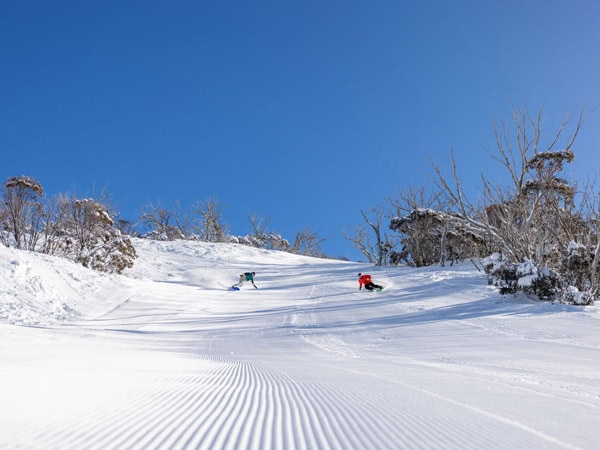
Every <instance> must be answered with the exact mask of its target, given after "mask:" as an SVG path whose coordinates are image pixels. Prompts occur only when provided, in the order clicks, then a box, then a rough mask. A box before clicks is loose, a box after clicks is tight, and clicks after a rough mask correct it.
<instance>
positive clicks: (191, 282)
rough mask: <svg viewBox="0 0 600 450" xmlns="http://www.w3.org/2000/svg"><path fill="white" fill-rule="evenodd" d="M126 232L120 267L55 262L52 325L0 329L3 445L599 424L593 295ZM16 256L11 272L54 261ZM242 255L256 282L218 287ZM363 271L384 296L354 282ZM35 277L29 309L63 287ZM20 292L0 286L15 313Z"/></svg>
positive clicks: (582, 436)
mask: <svg viewBox="0 0 600 450" xmlns="http://www.w3.org/2000/svg"><path fill="white" fill-rule="evenodd" d="M138 246H139V247H140V255H141V256H140V261H138V264H137V265H136V267H135V268H134V269H133V270H132V272H131V273H130V274H128V275H127V276H126V277H123V278H113V277H105V276H98V275H96V274H90V273H89V272H87V271H84V270H83V269H80V268H76V267H71V266H68V265H67V266H65V267H67V268H68V270H70V271H71V272H70V273H72V274H76V275H69V276H67V277H65V276H62V275H60V273H59V275H58V283H66V284H67V286H68V289H67V291H68V295H69V296H73V297H75V298H76V299H77V300H76V301H74V303H73V304H74V305H76V306H78V308H79V309H76V311H75V313H74V314H73V315H72V317H70V318H67V319H65V318H61V319H60V320H61V321H60V324H56V317H55V316H52V315H47V314H46V313H44V314H46V315H45V316H44V320H46V321H49V323H48V324H45V325H41V326H40V325H37V326H36V328H27V327H14V326H12V325H0V355H3V356H2V358H3V359H4V360H5V361H4V362H10V364H4V363H3V365H2V366H0V381H3V380H4V381H5V382H3V383H2V384H0V386H2V387H1V388H0V389H1V390H0V395H1V396H2V399H3V406H2V407H0V423H1V424H2V427H0V448H2V449H23V448H27V449H30V448H31V449H46V448H56V449H83V448H85V449H340V450H343V449H407V448H410V449H413V448H436V449H438V448H448V449H459V448H460V449H482V448H486V449H488V448H527V449H535V448H544V449H546V448H594V447H595V446H596V443H597V439H598V438H599V437H600V426H599V425H600V383H599V382H600V372H599V371H598V369H599V367H600V363H599V362H597V361H598V356H599V355H598V352H599V351H600V339H599V338H596V337H595V336H590V334H589V331H590V330H593V329H594V327H595V326H596V324H597V314H596V312H595V309H594V308H588V309H576V308H571V307H564V306H561V305H549V304H539V303H534V302H530V301H519V300H513V301H504V300H502V299H501V298H500V297H498V296H496V295H495V294H494V293H493V292H492V290H491V289H490V288H489V287H488V286H487V285H486V283H485V279H484V278H483V277H482V275H480V274H478V273H477V271H476V270H474V269H473V268H472V267H469V266H468V265H467V264H463V265H461V266H459V267H455V268H451V269H450V268H445V269H444V268H439V267H437V268H429V269H424V270H414V269H413V270H411V269H406V268H389V269H376V268H368V269H367V268H365V266H364V265H362V264H358V263H344V262H335V261H325V260H313V259H309V258H302V257H298V256H294V255H287V254H280V253H277V252H268V251H264V250H257V249H247V248H241V249H240V247H239V246H218V245H217V246H215V245H207V244H201V243H157V242H141V241H140V242H138ZM1 256H2V254H1V253H0V257H1ZM17 257H18V255H16V253H14V252H12V253H11V254H10V255H9V257H8V259H9V260H10V262H9V264H10V266H9V267H11V266H12V267H13V268H14V267H15V266H16V269H15V270H16V272H15V273H16V274H17V275H14V276H15V277H16V278H18V279H21V280H25V279H26V277H25V275H24V274H25V272H27V273H32V272H36V267H38V266H41V267H42V268H43V269H44V270H43V271H45V272H46V273H51V272H52V271H49V270H48V267H49V266H48V265H45V264H46V262H39V261H36V260H35V255H33V256H30V258H31V260H26V261H19V262H18V263H15V261H16V259H15V258H17ZM44 261H46V259H44ZM52 263H53V261H52V260H50V261H49V262H48V264H52ZM56 264H57V265H58V268H57V269H55V270H54V271H55V272H56V271H58V272H60V269H61V264H63V263H62V262H60V263H56ZM250 267H256V271H257V280H256V282H257V285H259V287H260V289H259V290H254V289H252V288H251V286H244V287H243V288H242V291H239V292H228V291H226V290H225V289H224V286H228V285H230V284H229V281H228V280H230V281H231V283H233V282H235V281H236V277H237V275H238V274H239V273H240V272H241V271H244V270H246V268H250ZM366 270H369V271H371V273H373V276H374V278H375V279H376V280H381V282H382V283H384V284H385V285H386V290H385V291H384V292H382V293H371V292H364V291H362V292H359V291H358V289H357V283H356V277H355V274H356V273H357V272H360V271H363V272H364V271H366ZM52 277H55V275H52ZM69 278H71V279H74V278H77V279H78V282H77V283H75V285H74V286H71V285H69V283H67V282H66V281H64V280H65V279H67V280H68V279H69ZM36 280H37V281H36V284H35V285H34V287H31V288H29V290H28V291H26V294H27V295H29V297H27V296H26V300H27V302H26V305H25V306H23V308H25V307H26V308H27V314H31V313H32V311H35V308H34V306H35V301H40V299H43V298H44V297H45V296H46V295H47V293H48V292H51V293H52V296H54V297H56V298H58V299H59V300H60V296H61V292H60V287H56V283H57V281H56V280H55V281H52V283H53V284H52V286H54V288H52V289H54V290H51V288H50V287H48V286H45V285H44V278H43V276H41V278H36ZM115 280H117V281H115ZM3 283H5V284H6V283H8V282H7V281H6V280H5V281H3ZM78 283H79V284H78ZM119 283H121V284H119ZM83 285H84V286H85V288H83V287H82V286H83ZM89 286H95V287H94V288H93V289H90V292H91V295H89V296H88V298H87V299H86V298H85V295H84V294H83V293H84V292H85V289H87V288H88V287H89ZM18 290H19V285H18V284H17V285H16V286H15V287H14V288H10V289H8V290H5V292H7V294H6V296H5V297H0V299H6V298H8V299H9V300H10V302H11V303H10V304H11V305H13V308H15V309H16V311H17V313H15V314H16V315H15V317H25V316H24V315H21V316H18V310H19V306H18V305H19V296H18ZM34 297H35V299H33V298H34ZM106 297H108V299H109V301H105V302H103V299H104V298H106ZM32 299H33V300H32ZM36 299H37V300H36ZM34 300H35V301H34ZM6 302H7V300H4V303H5V304H6ZM67 303H68V302H67ZM32 304H33V305H34V306H32ZM42 304H43V301H42ZM14 305H17V306H14ZM67 306H68V305H67ZM19 320H20V319H19ZM32 320H33V321H36V320H37V318H35V317H34V318H33V319H32ZM564 323H568V324H570V325H568V326H566V325H564ZM573 324H586V327H587V328H585V330H586V332H583V333H582V332H581V331H580V330H578V329H577V328H576V327H574V325H573ZM32 325H34V323H32ZM553 352H554V355H555V356H557V357H556V358H553V357H552V356H548V355H553ZM24 353H25V354H26V355H24ZM17 380H18V381H17ZM11 385H12V387H11Z"/></svg>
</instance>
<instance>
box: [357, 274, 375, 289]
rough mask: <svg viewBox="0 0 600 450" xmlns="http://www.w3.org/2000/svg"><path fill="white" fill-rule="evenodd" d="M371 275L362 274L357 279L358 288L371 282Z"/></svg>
mask: <svg viewBox="0 0 600 450" xmlns="http://www.w3.org/2000/svg"><path fill="white" fill-rule="evenodd" d="M371 282H372V280H371V275H363V276H362V277H360V278H359V279H358V288H359V289H362V287H363V285H365V284H368V283H371Z"/></svg>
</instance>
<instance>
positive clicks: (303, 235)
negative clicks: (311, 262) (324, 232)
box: [289, 228, 325, 257]
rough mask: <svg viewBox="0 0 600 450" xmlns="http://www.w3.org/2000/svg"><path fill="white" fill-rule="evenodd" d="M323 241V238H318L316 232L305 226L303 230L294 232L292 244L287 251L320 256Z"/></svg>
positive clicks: (321, 254)
mask: <svg viewBox="0 0 600 450" xmlns="http://www.w3.org/2000/svg"><path fill="white" fill-rule="evenodd" d="M324 241H325V239H322V238H320V237H319V235H318V234H317V233H314V232H312V231H311V230H310V229H309V228H305V229H304V230H303V231H299V232H298V233H296V237H295V239H294V244H293V245H292V246H291V248H290V250H289V251H290V252H291V253H295V254H297V255H305V256H316V257H321V256H323V253H322V252H321V243H322V242H324Z"/></svg>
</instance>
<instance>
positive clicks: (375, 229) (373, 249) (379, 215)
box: [344, 207, 394, 266]
mask: <svg viewBox="0 0 600 450" xmlns="http://www.w3.org/2000/svg"><path fill="white" fill-rule="evenodd" d="M360 213H361V215H362V217H363V219H364V221H365V223H366V224H367V225H368V227H369V228H370V230H371V232H368V231H367V230H366V229H365V228H364V227H363V226H362V225H360V224H359V225H356V226H355V228H354V230H353V232H352V233H347V232H344V237H345V238H346V239H347V240H349V241H350V242H352V244H353V245H354V248H356V249H357V250H358V251H359V252H360V253H362V254H363V255H364V256H365V257H366V258H367V260H368V261H369V262H370V263H371V264H375V265H377V266H383V265H386V264H387V262H388V255H389V254H390V252H391V251H392V249H393V248H394V245H393V243H392V239H391V238H390V237H389V236H388V235H387V234H386V233H385V232H384V231H383V230H382V224H383V220H384V218H385V217H386V213H385V211H384V209H383V208H382V207H379V208H371V209H370V210H368V211H363V210H361V211H360Z"/></svg>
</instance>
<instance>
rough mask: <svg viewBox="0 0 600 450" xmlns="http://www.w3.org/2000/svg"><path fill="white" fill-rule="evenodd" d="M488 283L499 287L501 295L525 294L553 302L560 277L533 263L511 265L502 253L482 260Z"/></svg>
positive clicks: (525, 262)
mask: <svg viewBox="0 0 600 450" xmlns="http://www.w3.org/2000/svg"><path fill="white" fill-rule="evenodd" d="M482 263H483V268H484V270H485V272H486V273H487V275H488V283H489V284H493V285H494V286H497V287H498V288H499V290H500V293H501V294H516V293H518V292H523V293H525V294H528V295H532V296H535V297H537V298H539V299H543V300H552V299H553V298H554V297H555V295H556V294H557V287H558V277H557V275H556V273H554V272H553V271H551V270H549V269H547V268H544V269H541V270H540V269H538V268H537V267H536V265H535V264H534V263H533V261H529V260H525V261H524V262H522V263H519V264H515V263H510V262H509V261H508V260H506V259H505V258H504V257H503V256H502V255H501V254H500V253H494V254H492V255H490V256H488V257H487V258H484V259H483V260H482Z"/></svg>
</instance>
